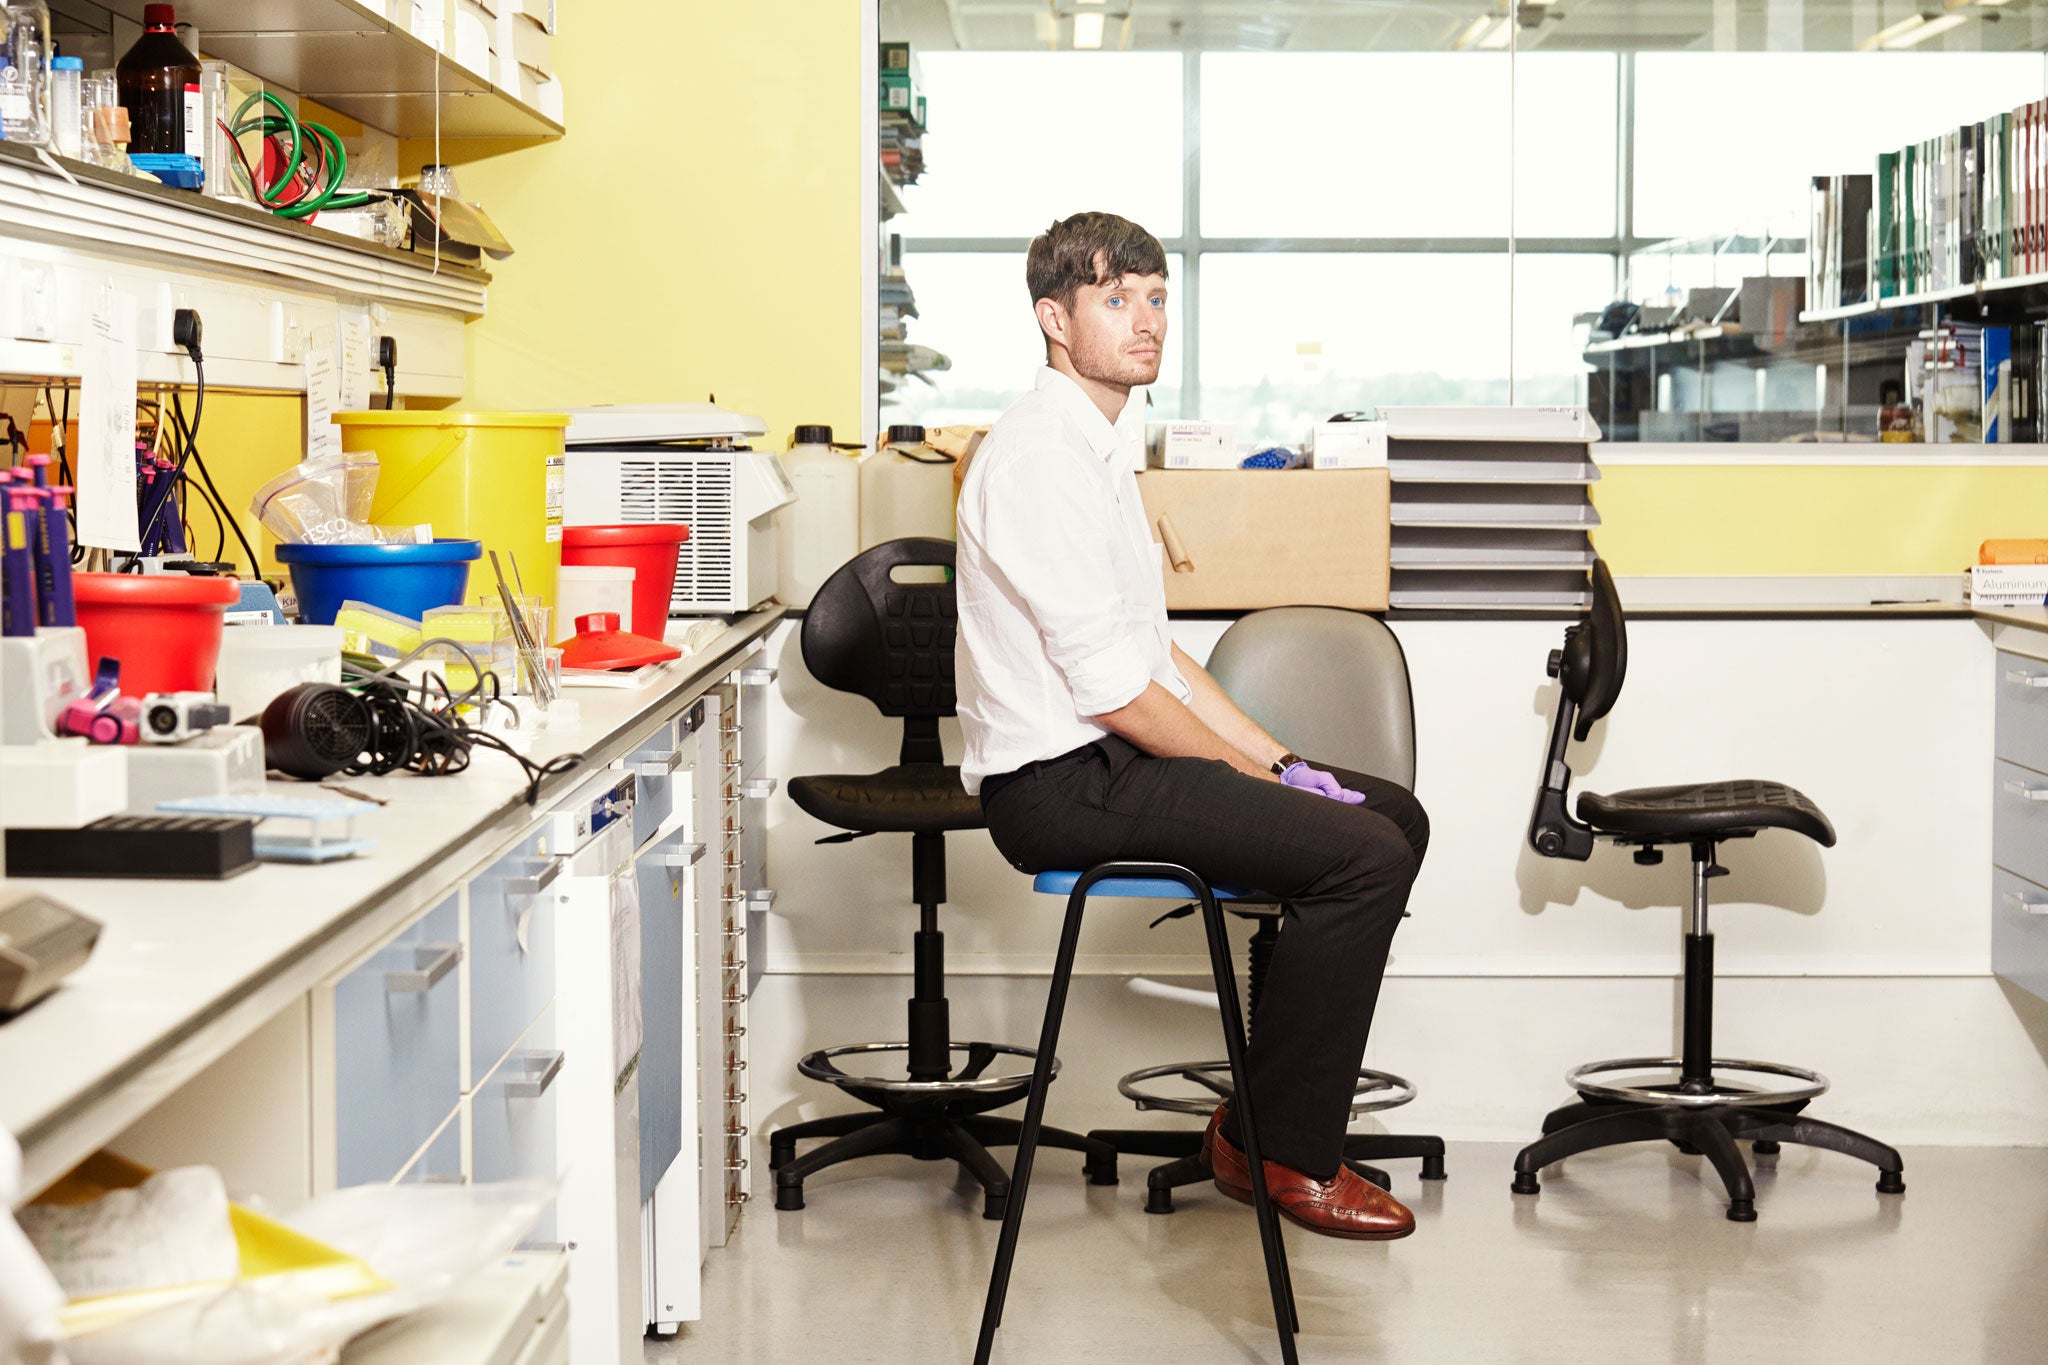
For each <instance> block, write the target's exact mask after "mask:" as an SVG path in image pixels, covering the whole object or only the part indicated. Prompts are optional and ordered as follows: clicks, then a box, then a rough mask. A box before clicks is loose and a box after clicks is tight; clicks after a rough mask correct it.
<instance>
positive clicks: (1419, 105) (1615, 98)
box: [882, 0, 2048, 444]
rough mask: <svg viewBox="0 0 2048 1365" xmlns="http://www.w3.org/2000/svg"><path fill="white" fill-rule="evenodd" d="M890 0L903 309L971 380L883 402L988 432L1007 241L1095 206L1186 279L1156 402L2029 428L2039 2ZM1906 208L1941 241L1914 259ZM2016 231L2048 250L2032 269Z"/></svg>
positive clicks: (1023, 320) (1812, 434)
mask: <svg viewBox="0 0 2048 1365" xmlns="http://www.w3.org/2000/svg"><path fill="white" fill-rule="evenodd" d="M1097 9H1099V10H1100V11H1101V17H1102V19H1103V23H1102V24H1100V25H1099V26H1091V25H1090V24H1089V23H1088V22H1087V19H1088V12H1089V11H1091V10H1097ZM1076 16H1080V17H1081V19H1082V21H1083V22H1082V26H1081V28H1080V29H1079V30H1078V31H1077V29H1076ZM882 19H883V32H884V34H885V35H888V36H890V37H896V36H898V35H901V36H903V37H904V38H906V39H907V40H909V41H910V42H911V43H912V45H913V47H914V48H915V49H916V50H918V52H919V56H920V60H921V62H922V66H923V72H922V78H923V82H924V91H925V93H926V95H927V96H928V99H929V103H930V107H931V117H930V131H929V133H928V134H927V135H926V137H925V145H924V151H925V160H926V164H927V166H928V167H929V168H930V169H929V170H928V171H927V173H926V175H925V176H924V178H923V179H922V180H921V181H920V183H919V184H918V185H917V186H915V187H914V188H911V189H909V190H906V191H905V192H904V194H903V206H904V210H905V211H904V212H903V213H902V214H901V215H900V216H898V217H895V218H892V219H891V220H890V221H889V223H888V224H887V227H886V231H887V232H890V233H896V234H900V235H901V239H902V243H901V245H902V256H901V260H902V262H903V264H904V275H905V278H906V279H908V280H911V281H913V282H914V283H915V288H916V298H917V302H918V305H919V316H918V317H917V318H916V319H914V320H913V321H911V322H910V323H909V324H908V327H909V330H910V332H911V334H912V336H913V338H914V339H916V340H918V341H920V342H921V343H922V344H924V345H927V346H930V347H932V348H934V349H935V350H937V351H939V352H943V353H944V354H945V356H946V357H947V358H948V360H949V362H950V366H951V368H950V369H948V370H943V371H938V372H934V373H932V374H931V375H930V376H929V377H930V378H931V380H932V381H933V382H932V383H930V384H925V383H922V382H918V381H915V380H912V381H909V382H904V383H900V384H898V385H897V386H896V387H895V390H894V392H893V393H892V394H891V395H890V397H889V401H888V403H887V404H886V405H885V407H884V413H885V417H886V418H887V419H888V420H907V419H913V418H918V417H923V418H925V419H926V420H932V421H937V420H966V419H968V418H969V417H970V416H975V417H978V418H985V417H986V416H988V415H992V414H993V413H994V412H996V411H999V410H1000V408H1001V407H1002V406H1003V405H1004V404H1005V403H1006V402H1007V401H1008V399H1009V398H1010V397H1013V396H1014V395H1015V394H1016V393H1017V392H1020V391H1021V390H1022V389H1023V387H1025V386H1026V385H1028V384H1029V382H1030V368H1031V366H1032V365H1035V364H1036V363H1037V359H1038V354H1039V351H1038V342H1037V338H1036V334H1035V329H1034V325H1033V322H1032V319H1031V317H1030V314H1029V300H1028V299H1025V298H1024V297H1023V294H1024V291H1023V289H1022V287H1021V282H1020V280H1019V278H1018V277H1020V276H1021V273H1022V271H1021V265H1020V264H1019V262H1020V259H1021V255H1022V252H1023V250H1024V247H1025V246H1026V244H1027V243H1028V242H1029V239H1030V237H1031V235H1032V234H1033V233H1034V232H1036V231H1038V230H1039V229H1041V228H1042V227H1043V226H1044V225H1045V224H1046V223H1047V222H1050V221H1051V220H1052V219H1053V218H1055V217H1058V216H1063V215H1064V214H1067V213H1070V212H1074V211H1076V210H1079V209H1083V208H1101V209H1109V210H1112V211H1115V212H1119V213H1123V214H1125V215H1126V216H1129V217H1131V218H1133V219H1135V220H1136V221H1138V222H1141V223H1143V224H1144V225H1145V226H1147V227H1149V228H1150V229H1151V230H1152V231H1153V232H1155V233H1156V234H1158V235H1159V236H1160V238H1161V239H1162V240H1163V241H1164V242H1165V243H1166V245H1167V248H1168V250H1169V252H1171V253H1172V255H1173V259H1174V262H1175V265H1174V274H1175V280H1174V284H1175V290H1174V305H1173V308H1174V313H1173V316H1174V333H1173V336H1174V342H1173V345H1172V347H1171V348H1170V354H1169V357H1168V369H1167V372H1166V375H1165V376H1163V377H1162V381H1161V383H1160V384H1159V385H1158V386H1157V388H1156V389H1155V391H1154V393H1153V395H1152V403H1153V410H1154V412H1155V414H1158V415H1161V416H1187V417H1206V418H1216V419H1226V420H1231V421H1235V422H1237V423H1238V424H1239V427H1240V435H1241V436H1242V437H1244V438H1246V439H1252V440H1260V441H1274V442H1279V443H1282V444H1298V443H1299V442H1300V441H1301V440H1302V439H1303V438H1304V437H1305V436H1306V434H1307V431H1308V428H1309V426H1310V425H1311V424H1312V423H1313V422H1314V421H1316V420H1318V419H1320V418H1323V417H1327V416H1329V415H1330V414H1331V413H1334V412H1337V411H1347V410H1356V409H1360V408H1367V407H1373V406H1378V405H1388V404H1401V403H1481V404H1510V403H1512V404H1562V403H1583V404H1585V405H1587V406H1589V407H1590V408H1592V409H1593V411H1594V414H1595V416H1596V418H1598V420H1599V421H1600V423H1601V425H1602V427H1603V429H1604V431H1605V433H1606V436H1607V438H1608V439H1610V440H1615V441H1805V442H1826V443H1862V442H1871V441H1877V440H1879V439H1880V438H1881V437H1882V438H1883V439H1886V440H1902V439H1903V440H1923V441H1958V440H1960V441H1973V440H2002V441H2015V440H2017V441H2039V440H2041V439H2043V437H2044V435H2048V420H2044V419H2043V417H2042V416H2041V414H2040V413H2039V411H2038V408H2039V406H2040V405H2039V404H2038V402H2036V401H2035V399H2034V394H2035V392H2036V390H2037V387H2038V384H2037V376H2048V343H2044V339H2043V331H2042V327H2041V325H2040V324H2039V323H2038V322H2037V319H2038V318H2039V317H2041V316H2043V315H2048V207H2042V206H2048V169H2043V170H2036V169H2033V168H2031V167H2030V166H2022V165H2021V164H2020V163H2019V162H2018V161H2017V160H2016V159H2015V156H2016V149H2017V148H2019V147H2022V146H2026V145H2032V144H2026V143H2020V142H2014V141H2005V142H2000V141H1998V140H1997V139H1998V138H1999V137H2000V136H2001V128H2002V127H2003V126H2004V125H2002V124H2001V122H2000V120H2001V117H2003V116H2008V115H2013V114H2015V113H2019V114H2028V112H2029V111H2030V110H2034V111H2039V110H2048V105H2042V104H2040V103H2039V102H2041V101H2044V99H2048V58H2044V49H2048V6H2034V5H2028V6H2020V5H2004V6H2001V5H1993V4H1962V5H1956V4H1951V5H1948V6H1945V7H1941V8H1940V9H1938V10H1937V11H1936V13H1935V15H1934V17H1932V18H1929V17H1927V16H1925V15H1922V14H1921V13H1920V11H1919V9H1918V8H1916V7H1915V6H1913V5H1911V4H1908V3H1903V2H1902V0H1723V2H1720V3H1706V2H1705V0H1701V2H1700V3H1675V4H1670V5H1655V6H1648V5H1641V4H1633V3H1625V2H1624V0H1579V2H1578V3H1575V4H1573V5H1571V6H1569V7H1566V6H1564V5H1561V4H1544V3H1538V2H1537V0H1515V3H1513V4H1512V8H1511V7H1510V4H1509V3H1506V2H1505V0H1502V2H1498V3H1497V2H1496V0H1471V3H1465V4H1451V5H1445V4H1437V3H1424V0H1379V2H1378V3H1374V4H1371V5H1344V6H1330V5H1322V6H1303V5H1297V4H1280V3H1274V4H1269V5H1258V4H1250V5H1246V4H1235V5H1227V6H1226V5H1220V4H1208V3H1191V4H1186V5H1173V6H1148V5H1137V4H1131V3H1128V2H1127V0H1126V2H1125V3H1119V0H1107V2H1106V3H1104V4H1102V5H1099V6H1098V5H1094V4H1092V3H1090V0H1052V3H1050V4H1049V5H1045V6H1018V5H1015V4H1011V3H1006V2H1005V0H884V3H883V6H882ZM1097 29H1099V32H1097V31H1096V30H1097ZM1077 38H1080V39H1081V40H1082V45H1083V46H1084V47H1085V46H1086V45H1087V44H1088V42H1090V41H1092V42H1094V43H1095V44H1096V45H1097V47H1098V48H1099V50H1076V39H1077ZM2030 117H2031V115H2030ZM2011 121H2012V120H2011V119H2009V118H2008V119H2007V120H2006V122H2007V123H2010V122H2011ZM2036 122H2038V123H2039V124H2041V125H2043V126H2048V115H2044V116H2043V117H2041V118H2039V119H2038V120H2036ZM2025 126H2026V127H2029V128H2031V127H2033V126H2034V124H2031V123H2030V124H2027V125H2025ZM1980 138H1981V139H1982V149H1981V151H1980V150H1978V140H1979V139H1980ZM2039 142H2040V145H2042V146H2048V133H2044V134H2043V135H2042V137H2041V138H2040V139H2039ZM1911 148H1920V149H1922V151H1923V152H1924V156H1922V157H1918V158H1916V160H1915V162H1914V170H1913V172H1912V174H1911V176H1902V175H1900V173H1899V171H1900V166H1901V164H1902V157H1903V153H1904V152H1905V150H1906V149H1911ZM1980 158H1981V161H1982V165H1981V167H1980V166H1979V165H1978V161H1979V159H1980ZM2039 160H2040V161H2041V162H2042V163H2043V166H2048V153H2042V154H2040V156H2039ZM1881 167H1888V168H1890V174H1891V175H1892V179H1891V180H1889V181H1886V182H1884V183H1885V184H1886V185H1887V186H1889V188H1888V189H1886V190H1885V191H1884V192H1882V193H1881V192H1880V191H1879V183H1880V182H1879V172H1880V169H1881ZM2015 175H2019V176H2021V178H2020V179H2018V180H2015V179H2014V177H2015ZM2001 176H2003V177H2004V178H2003V179H2002V180H2001V179H2000V177H2001ZM2027 176H2031V177H2033V179H2032V180H2031V181H2029V180H2028V179H2026V178H2025V177H2027ZM2035 182H2040V183H2041V184H2042V185H2043V186H2044V188H2042V189H2041V190H2040V192H2039V194H2038V198H2039V200H2040V205H2037V206H2035V207H2033V208H2029V207H2028V202H2031V201H2027V202H2023V201H2021V200H2020V199H2019V197H2018V196H2019V195H2020V194H2021V193H2023V192H2026V187H2027V186H2028V185H2029V184H2031V183H2035ZM2001 194H2004V195H2008V196H2011V197H2010V198H2009V199H2001V198H2000V195H2001ZM1937 195H1938V196H1939V200H1938V202H1937V199H1936V196H1937ZM2028 212H2031V213H2034V214H2035V217H2036V219H2038V220H2041V221H2038V222H2032V221H2031V220H2027V219H2025V218H2024V217H2023V216H2022V215H2023V214H2024V213H2028ZM2000 214H2004V215H2006V217H2005V218H2000V217H1999V215H2000ZM1911 224H1920V225H1922V228H1923V230H1924V232H1925V233H1926V234H1930V235H1933V236H1935V237H1937V238H1938V240H1940V241H1941V242H1942V243H1944V244H1945V245H1944V250H1945V251H1946V252H1947V256H1948V257H1949V258H1951V259H1948V260H1947V261H1946V263H1945V264H1943V263H1941V262H1929V263H1925V264H1923V257H1924V256H1925V254H1926V251H1927V248H1928V243H1927V241H1926V240H1924V239H1922V238H1915V237H1912V236H1911V235H1910V234H1911V232H1912V231H1913V228H1912V227H1911V226H1910V225H1911ZM2028 231H2034V232H2036V234H2037V236H2038V237H2040V238H2041V239H2043V243H2044V245H2043V247H2042V249H2040V250H2036V251H2033V252H2032V254H2031V255H2030V254H2027V252H2026V251H2025V250H2023V251H2022V252H2021V254H2019V255H2017V256H2015V255H2014V254H2013V251H2012V247H2013V245H2014V244H2015V243H2020V244H2021V245H2022V246H2023V247H2024V243H2025V241H2026V240H2027V239H2026V238H2025V237H2024V234H2025V233H2026V232H2028ZM2001 232H2003V233H2005V234H2006V235H2005V236H2004V237H2003V238H2001V237H2000V236H1999V234H2000V233H2001ZM1943 233H1945V234H1946V236H1941V235H1940V234H1943ZM2001 243H2002V245H2001ZM1916 252H1918V253H1921V254H1920V255H1915V254H1914V253H1916ZM1971 253H1975V255H1976V257H1977V258H1979V259H1978V260H1973V259H1972V258H1971ZM1895 267H1896V268H1897V269H1900V270H1905V271H1907V272H1908V273H1907V274H1903V275H1900V276H1899V277H1898V279H1897V280H1895V281H1893V283H1892V284H1891V285H1890V286H1889V287H1888V286H1887V284H1886V280H1887V279H1889V278H1890V276H1888V275H1886V272H1887V271H1889V270H1893V269H1894V268H1895ZM1916 270H1917V271H1918V272H1919V273H1917V274H1914V273H1911V272H1913V271H1916ZM2029 275H2032V276H2038V277H2039V278H2028V276H2029ZM1987 356H1988V357H1989V358H1988V359H1987V358H1986V357H1987ZM1966 389H1968V390H1971V391H1972V392H1973V393H1974V394H1975V396H1976V401H1975V407H1976V408H1977V409H1978V412H1977V415H1976V416H1975V417H1967V415H1966V416H1965V417H1964V418H1962V419H1959V418H1958V416H1957V414H1958V413H1960V412H1962V410H1963V408H1964V407H1966V406H1969V405H1965V404H1964V403H1963V402H1962V395H1963V394H1964V390H1966Z"/></svg>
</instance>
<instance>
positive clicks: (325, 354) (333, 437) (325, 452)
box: [306, 342, 341, 460]
mask: <svg viewBox="0 0 2048 1365" xmlns="http://www.w3.org/2000/svg"><path fill="white" fill-rule="evenodd" d="M340 403H341V377H340V376H339V375H338V374H336V373H335V370H334V348H333V347H332V346H331V345H322V344H319V343H317V342H316V343H315V344H313V345H311V346H308V347H307V348H306V458H307V459H309V460H317V459H319V458H321V457H322V456H333V455H339V454H341V428H340V427H338V426H336V425H334V413H335V409H336V408H337V407H339V406H340Z"/></svg>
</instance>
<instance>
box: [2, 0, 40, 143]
mask: <svg viewBox="0 0 2048 1365" xmlns="http://www.w3.org/2000/svg"><path fill="white" fill-rule="evenodd" d="M0 15H4V17H5V20H6V32H5V35H4V37H5V42H4V45H0V137H4V138H5V139H6V140H7V141H9V142H26V143H28V144H29V145H31V146H35V147H47V146H49V145H50V70H49V65H50V11H49V7H48V6H46V5H44V3H43V0H7V3H6V4H5V6H4V8H0Z"/></svg>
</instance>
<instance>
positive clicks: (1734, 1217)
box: [1672, 1113, 1756, 1223]
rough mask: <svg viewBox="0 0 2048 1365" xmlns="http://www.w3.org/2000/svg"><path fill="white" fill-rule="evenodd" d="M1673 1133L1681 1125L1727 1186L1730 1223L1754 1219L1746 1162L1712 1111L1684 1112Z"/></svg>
mask: <svg viewBox="0 0 2048 1365" xmlns="http://www.w3.org/2000/svg"><path fill="white" fill-rule="evenodd" d="M1672 1128H1673V1136H1676V1135H1677V1130H1679V1129H1680V1128H1683V1130H1684V1131H1685V1133H1686V1136H1687V1137H1688V1138H1690V1139H1691V1141H1692V1144H1693V1146H1695V1147H1697V1148H1699V1150H1700V1155H1702V1156H1704V1157H1705V1158H1706V1159H1707V1160H1709V1161H1711V1162H1713V1163H1714V1169H1715V1170H1716V1171H1718V1172H1720V1175H1721V1183H1722V1184H1723V1185H1725V1186H1727V1187H1728V1219H1729V1221H1730V1222H1734V1223H1754V1222H1755V1221H1756V1186H1755V1185H1754V1184H1753V1183H1751V1181H1750V1178H1749V1164H1748V1163H1747V1162H1745V1161H1744V1160H1743V1159H1742V1151H1741V1149H1740V1148H1738V1147H1737V1146H1736V1145H1735V1139H1734V1138H1733V1137H1730V1136H1729V1134H1728V1130H1727V1129H1726V1128H1724V1127H1722V1126H1721V1120H1720V1117H1719V1116H1718V1115H1716V1114H1712V1113H1706V1114H1687V1115H1685V1117H1684V1122H1683V1123H1682V1124H1679V1123H1674V1124H1673V1125H1672Z"/></svg>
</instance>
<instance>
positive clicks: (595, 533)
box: [562, 521, 690, 640]
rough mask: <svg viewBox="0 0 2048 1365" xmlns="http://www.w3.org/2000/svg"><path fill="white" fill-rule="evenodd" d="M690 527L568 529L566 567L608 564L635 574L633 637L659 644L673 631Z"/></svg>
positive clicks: (668, 524)
mask: <svg viewBox="0 0 2048 1365" xmlns="http://www.w3.org/2000/svg"><path fill="white" fill-rule="evenodd" d="M689 538H690V528H689V527H687V526H681V525H677V524H676V523H674V522H660V521H651V522H645V523H643V524H641V525H638V526H564V527H563V528H562V563H564V564H573V565H584V564H609V565H611V566H613V567H614V568H621V569H631V570H632V571H633V624H632V627H631V633H632V634H634V635H644V636H646V637H647V638H648V639H650V640H659V639H661V638H662V635H663V634H664V633H665V632H666V631H667V630H668V604H669V602H670V600H671V599H672V597H673V596H674V594H675V583H676V556H677V554H679V553H680V552H681V550H682V544H683V542H684V541H686V540H688V539H689Z"/></svg>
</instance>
